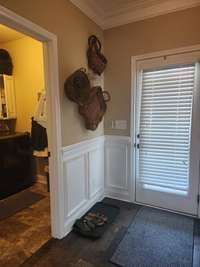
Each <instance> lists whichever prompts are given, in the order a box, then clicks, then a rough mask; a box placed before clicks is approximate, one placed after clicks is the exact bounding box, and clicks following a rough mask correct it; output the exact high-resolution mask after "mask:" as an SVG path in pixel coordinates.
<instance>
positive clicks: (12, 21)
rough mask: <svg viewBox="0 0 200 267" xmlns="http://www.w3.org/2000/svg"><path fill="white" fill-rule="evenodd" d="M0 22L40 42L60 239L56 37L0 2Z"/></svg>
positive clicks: (55, 230) (54, 229)
mask: <svg viewBox="0 0 200 267" xmlns="http://www.w3.org/2000/svg"><path fill="white" fill-rule="evenodd" d="M0 23H1V24H4V25H6V26H8V27H10V28H13V29H15V30H17V31H19V32H22V33H24V34H26V35H28V36H30V37H32V38H35V39H37V40H38V41H41V42H42V43H43V47H44V63H45V64H44V66H45V68H44V72H45V84H46V90H47V109H48V141H49V150H50V153H51V157H50V159H49V171H50V207H51V233H52V236H53V237H55V238H62V237H63V236H64V227H63V226H64V223H63V222H64V214H63V203H64V200H63V199H64V193H63V172H62V158H61V156H62V154H61V148H62V141H61V140H62V139H61V114H60V113H61V110H60V95H59V81H58V52H57V37H56V35H54V34H53V33H50V32H48V31H47V30H45V29H43V28H41V27H40V26H38V25H36V24H35V23H32V22H31V21H29V20H27V19H25V18H23V17H21V16H19V15H17V14H16V13H14V12H12V11H10V10H9V9H7V8H5V7H3V6H1V5H0Z"/></svg>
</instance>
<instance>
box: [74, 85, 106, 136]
mask: <svg viewBox="0 0 200 267" xmlns="http://www.w3.org/2000/svg"><path fill="white" fill-rule="evenodd" d="M108 101H110V95H109V93H108V92H106V91H102V89H101V87H100V86H96V87H93V88H92V89H91V91H90V96H89V99H88V101H87V103H85V104H84V105H83V106H79V113H80V115H82V116H83V117H84V119H85V127H86V129H88V130H92V131H94V130H96V129H97V127H98V125H99V123H100V122H101V121H102V118H103V116H104V114H105V112H106V109H107V104H106V102H108Z"/></svg>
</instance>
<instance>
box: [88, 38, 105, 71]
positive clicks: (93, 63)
mask: <svg viewBox="0 0 200 267" xmlns="http://www.w3.org/2000/svg"><path fill="white" fill-rule="evenodd" d="M88 45H89V48H88V51H87V58H88V66H89V68H90V69H92V70H93V72H94V73H95V74H98V75H101V74H102V73H103V71H104V70H105V68H106V65H107V59H106V58H105V56H104V55H103V54H102V53H101V42H100V41H99V39H98V38H97V37H96V36H95V35H91V36H90V37H89V39H88Z"/></svg>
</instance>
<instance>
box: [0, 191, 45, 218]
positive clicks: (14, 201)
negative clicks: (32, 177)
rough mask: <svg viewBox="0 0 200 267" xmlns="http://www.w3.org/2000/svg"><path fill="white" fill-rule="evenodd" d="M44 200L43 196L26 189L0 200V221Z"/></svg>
mask: <svg viewBox="0 0 200 267" xmlns="http://www.w3.org/2000/svg"><path fill="white" fill-rule="evenodd" d="M42 198H44V196H43V195H41V194H38V193H35V192H32V191H30V190H28V189H26V190H24V191H21V192H19V193H17V194H14V195H12V196H10V197H7V198H5V199H3V200H0V220H3V219H5V218H7V217H9V216H12V215H14V214H15V213H16V212H18V211H20V210H22V209H25V208H27V207H29V206H30V205H33V204H34V203H36V202H37V201H39V200H41V199H42Z"/></svg>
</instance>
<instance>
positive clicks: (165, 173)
mask: <svg viewBox="0 0 200 267" xmlns="http://www.w3.org/2000/svg"><path fill="white" fill-rule="evenodd" d="M194 76H195V65H185V66H177V67H174V68H165V69H161V70H150V71H143V73H142V91H141V107H140V136H139V141H140V147H139V163H138V164H139V181H140V182H141V183H143V184H144V185H145V186H146V185H149V186H153V187H156V186H157V187H158V188H160V189H161V190H160V191H163V190H164V189H166V190H174V191H176V190H181V191H187V189H188V183H189V161H190V137H191V133H190V132H191V120H192V102H193V90H194Z"/></svg>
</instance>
